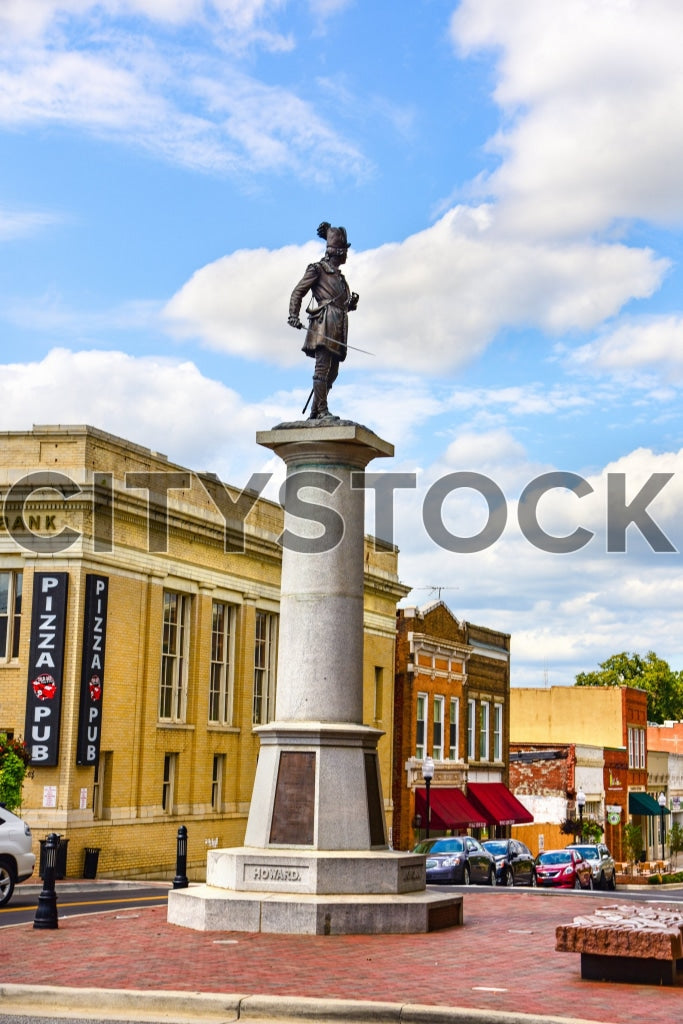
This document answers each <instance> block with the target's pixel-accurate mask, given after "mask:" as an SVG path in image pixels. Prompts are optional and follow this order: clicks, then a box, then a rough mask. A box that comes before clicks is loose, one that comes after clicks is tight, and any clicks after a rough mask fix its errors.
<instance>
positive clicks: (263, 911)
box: [168, 885, 463, 935]
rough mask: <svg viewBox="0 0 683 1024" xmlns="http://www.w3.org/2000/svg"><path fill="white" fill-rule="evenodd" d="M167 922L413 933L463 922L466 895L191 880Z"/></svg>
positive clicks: (239, 928)
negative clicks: (240, 888)
mask: <svg viewBox="0 0 683 1024" xmlns="http://www.w3.org/2000/svg"><path fill="white" fill-rule="evenodd" d="M168 922H169V924H177V925H181V926H182V927H185V928H193V929H195V930H196V931H233V932H269V933H273V934H279V935H390V934H394V935H397V934H402V935H410V934H419V933H425V932H430V931H436V930H438V929H442V928H451V927H455V926H458V925H462V923H463V898H462V896H453V895H448V896H445V895H440V894H438V893H432V892H422V893H409V894H400V895H386V896H382V895H371V896H310V895H297V896H294V895H291V894H286V893H274V892H271V893H266V892H262V893H246V892H230V891H227V890H225V889H217V888H215V887H213V886H208V885H198V886H192V885H191V886H189V887H188V888H187V889H172V890H171V891H170V892H169V894H168Z"/></svg>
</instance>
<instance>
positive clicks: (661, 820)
mask: <svg viewBox="0 0 683 1024" xmlns="http://www.w3.org/2000/svg"><path fill="white" fill-rule="evenodd" d="M657 803H658V804H659V838H660V839H661V840H662V860H664V856H665V854H664V808H665V807H666V796H665V795H664V793H660V794H659V796H658V797H657Z"/></svg>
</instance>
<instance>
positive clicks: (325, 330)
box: [287, 221, 358, 420]
mask: <svg viewBox="0 0 683 1024" xmlns="http://www.w3.org/2000/svg"><path fill="white" fill-rule="evenodd" d="M318 235H319V237H320V238H324V239H325V241H326V243H327V247H326V249H325V255H324V256H323V258H322V259H321V260H320V262H319V263H310V264H309V265H308V267H307V268H306V273H305V274H304V276H303V277H302V278H301V280H300V281H299V283H298V285H297V286H296V288H295V289H294V291H293V292H292V297H291V299H290V300H289V317H288V320H287V322H288V323H289V325H290V326H291V327H296V328H298V329H299V330H301V329H302V328H303V326H304V325H303V324H302V322H301V320H300V319H299V310H300V309H301V303H302V302H303V298H304V295H306V293H307V292H309V291H310V292H311V295H312V298H311V301H310V302H309V304H308V307H307V309H306V313H307V315H308V330H307V331H306V340H305V342H304V344H303V347H302V351H303V352H305V353H306V355H307V356H311V358H313V359H315V369H314V371H313V390H312V392H311V396H312V397H313V404H312V406H311V413H310V416H309V419H312V420H321V419H325V418H328V419H338V417H333V416H332V414H331V413H330V411H329V409H328V407H327V394H328V392H329V390H330V388H331V387H332V385H333V384H334V382H335V380H336V379H337V374H338V373H339V364H340V363H342V362H343V361H344V360H345V359H346V351H347V347H348V346H347V341H346V338H347V332H348V313H349V312H350V310H353V309H355V308H356V306H357V305H358V295H357V294H356V293H355V292H352V291H351V290H350V288H349V286H348V284H347V283H346V278H345V277H344V275H343V274H342V272H341V270H340V269H339V268H340V267H341V266H342V264H344V263H346V255H347V252H348V249H349V245H350V243H349V242H348V240H347V238H346V228H342V227H339V228H333V227H332V225H331V224H329V223H328V222H327V221H323V222H322V224H321V225H320V226H319V227H318ZM311 396H309V401H310V397H311ZM307 405H308V402H307V403H306V406H307ZM306 406H304V410H303V411H304V412H305V411H306Z"/></svg>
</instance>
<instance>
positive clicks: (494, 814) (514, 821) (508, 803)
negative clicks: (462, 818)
mask: <svg viewBox="0 0 683 1024" xmlns="http://www.w3.org/2000/svg"><path fill="white" fill-rule="evenodd" d="M467 799H468V800H469V801H470V803H471V804H472V806H473V807H476V808H477V810H479V811H480V812H481V813H482V814H483V815H484V816H485V817H486V822H487V824H489V825H528V824H530V823H531V822H532V821H533V820H534V816H533V814H531V813H530V812H529V811H527V809H526V807H525V806H524V804H522V803H521V802H520V801H519V800H518V799H517V797H516V796H514V795H513V794H512V793H511V792H510V790H509V789H508V788H507V786H505V785H503V783H502V782H469V783H468V784H467Z"/></svg>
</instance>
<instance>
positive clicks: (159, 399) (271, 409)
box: [0, 349, 291, 484]
mask: <svg viewBox="0 0 683 1024" xmlns="http://www.w3.org/2000/svg"><path fill="white" fill-rule="evenodd" d="M290 408H291V407H290ZM290 408H288V405H287V404H286V403H285V401H284V396H281V398H280V399H279V400H278V399H271V400H265V401H263V402H262V403H260V404H259V405H249V404H247V403H246V402H245V401H244V400H243V399H242V398H241V397H240V395H239V394H237V392H235V391H233V390H232V389H231V388H228V387H225V385H223V384H221V383H219V382H218V381H215V380H211V379H209V378H207V377H204V376H203V375H202V374H201V373H200V372H199V370H198V369H197V367H196V366H195V365H194V364H193V363H191V362H188V361H181V360H178V359H166V358H157V357H141V358H140V357H138V358H136V357H134V356H130V355H127V354H126V353H124V352H116V351H109V352H100V351H89V352H88V351H82V352H70V351H68V350H67V349H53V350H52V351H51V352H49V353H48V354H47V355H46V356H45V357H44V358H43V359H42V360H40V361H39V362H33V363H23V364H22V363H13V364H5V365H4V366H3V367H2V373H1V374H0V409H1V410H2V413H1V420H2V429H3V430H22V429H29V428H30V427H31V426H32V424H33V423H56V422H60V423H89V424H92V425H93V426H96V427H100V428H101V429H103V430H107V431H109V432H110V433H113V434H116V435H118V436H119V437H124V438H127V439H128V440H131V441H136V442H138V443H141V444H144V445H146V446H147V447H150V448H153V449H156V450H159V451H163V452H165V453H166V454H167V455H168V456H169V458H170V459H171V460H172V461H174V462H178V463H180V464H181V465H185V466H187V467H188V468H190V469H194V470H210V471H212V472H216V473H218V474H219V476H222V477H223V479H225V480H227V481H229V482H230V483H234V484H240V483H245V482H246V480H247V479H248V478H249V476H250V475H251V473H252V472H255V471H260V470H261V469H262V466H263V464H264V463H265V462H266V461H267V460H268V459H269V458H270V454H269V453H267V452H265V451H264V450H263V449H261V448H259V447H258V446H257V445H256V441H255V435H256V431H257V430H262V429H264V427H268V426H271V425H273V424H274V423H277V422H279V421H281V420H283V419H287V418H289V412H290Z"/></svg>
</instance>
